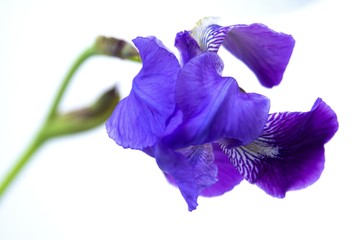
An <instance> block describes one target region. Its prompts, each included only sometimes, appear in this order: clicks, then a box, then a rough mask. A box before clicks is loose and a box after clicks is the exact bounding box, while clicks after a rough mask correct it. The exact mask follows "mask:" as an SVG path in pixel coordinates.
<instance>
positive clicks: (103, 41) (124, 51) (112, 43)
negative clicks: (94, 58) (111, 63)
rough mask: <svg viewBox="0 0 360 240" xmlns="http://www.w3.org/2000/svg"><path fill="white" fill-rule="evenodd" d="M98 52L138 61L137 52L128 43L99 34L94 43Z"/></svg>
mask: <svg viewBox="0 0 360 240" xmlns="http://www.w3.org/2000/svg"><path fill="white" fill-rule="evenodd" d="M95 48H96V51H97V52H98V53H99V54H102V55H107V56H113V57H118V58H121V59H127V60H132V61H136V62H140V61H141V60H140V56H139V52H138V51H137V50H136V48H135V47H133V46H132V45H131V44H130V43H128V42H126V41H124V40H122V39H116V38H112V37H104V36H99V37H97V39H96V43H95Z"/></svg>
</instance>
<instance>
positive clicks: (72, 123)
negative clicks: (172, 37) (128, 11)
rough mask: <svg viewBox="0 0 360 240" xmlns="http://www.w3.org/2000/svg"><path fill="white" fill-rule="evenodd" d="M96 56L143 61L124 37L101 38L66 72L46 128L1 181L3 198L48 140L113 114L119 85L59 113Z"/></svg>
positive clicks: (70, 132) (41, 128) (74, 131)
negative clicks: (79, 106) (84, 68)
mask: <svg viewBox="0 0 360 240" xmlns="http://www.w3.org/2000/svg"><path fill="white" fill-rule="evenodd" d="M109 49H113V51H112V52H109ZM96 55H105V56H112V57H117V58H120V59H124V60H130V61H135V62H140V58H139V55H138V52H137V50H136V49H135V48H134V47H132V46H131V45H130V44H129V43H127V42H125V41H123V40H118V39H115V38H107V37H102V36H101V37H98V38H97V39H96V41H95V43H94V44H93V45H92V46H91V47H89V48H87V49H85V51H83V52H82V53H81V54H80V55H79V57H78V58H77V59H76V60H75V61H74V63H73V65H72V66H71V67H70V69H69V71H68V73H67V74H66V75H65V77H64V80H63V82H62V84H61V86H60V88H59V90H58V92H57V94H56V96H55V98H54V100H53V103H52V104H51V107H50V109H49V112H48V114H47V116H46V118H45V121H44V123H43V125H42V127H40V129H39V131H38V132H37V134H36V135H35V136H34V138H33V139H32V141H31V142H30V144H29V145H28V147H27V148H26V150H25V151H24V152H23V154H22V155H20V157H19V158H18V159H17V161H16V162H15V164H14V165H13V166H12V168H11V169H10V170H9V172H8V173H7V175H6V176H5V178H4V180H3V181H2V182H0V199H1V198H2V197H3V195H4V194H5V192H6V190H7V189H8V188H9V186H10V185H11V183H12V182H13V181H14V180H15V179H16V177H17V176H18V175H19V173H20V172H21V171H22V170H23V169H24V167H25V166H26V165H27V164H28V163H29V161H30V159H31V158H32V156H33V155H34V154H35V153H36V152H37V151H38V150H39V149H40V147H41V146H43V144H44V143H45V142H46V141H47V140H49V139H51V138H56V137H60V136H63V135H69V134H75V133H79V132H83V131H87V130H90V129H93V128H95V127H97V126H99V125H101V124H103V123H104V122H105V121H106V119H107V118H108V117H109V116H110V115H111V113H112V111H113V109H114V108H115V106H116V104H117V103H118V102H119V100H120V96H119V94H118V91H117V89H116V88H115V87H113V88H111V89H110V90H108V91H106V92H105V93H103V94H102V95H101V96H100V97H99V99H97V100H96V101H95V102H94V103H93V104H91V105H89V106H88V107H85V108H83V109H79V110H75V111H71V112H68V113H60V112H59V105H60V103H61V100H62V99H63V96H64V93H65V91H66V90H67V88H68V86H69V83H70V82H71V80H72V79H73V76H74V74H75V73H76V72H77V71H78V69H79V68H80V66H81V65H82V64H83V63H84V62H85V61H86V60H87V59H89V58H90V57H93V56H96Z"/></svg>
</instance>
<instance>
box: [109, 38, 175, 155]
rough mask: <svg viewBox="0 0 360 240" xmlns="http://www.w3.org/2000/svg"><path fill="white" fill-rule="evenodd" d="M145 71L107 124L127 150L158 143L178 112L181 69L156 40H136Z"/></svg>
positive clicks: (140, 73) (138, 77)
mask: <svg viewBox="0 0 360 240" xmlns="http://www.w3.org/2000/svg"><path fill="white" fill-rule="evenodd" d="M134 43H135V45H136V47H137V48H138V49H139V52H140V56H141V59H142V62H143V67H142V69H141V71H140V72H139V74H138V75H137V76H136V77H135V78H134V80H133V86H132V90H131V92H130V94H129V96H128V97H126V98H124V99H123V100H121V101H120V103H119V104H118V105H117V107H116V108H115V110H114V112H113V114H112V115H111V117H110V118H109V120H108V121H107V122H106V128H107V131H108V134H109V136H110V137H111V138H113V139H114V140H115V142H116V143H117V144H118V145H121V146H123V147H124V148H133V149H143V148H145V147H148V146H151V145H153V144H154V143H155V141H156V140H157V138H158V137H159V136H160V135H161V134H162V132H163V131H164V129H165V122H166V120H167V118H168V117H169V115H170V114H171V113H172V112H173V111H174V109H175V102H174V89H175V81H176V78H177V75H178V72H179V70H180V65H179V63H178V60H177V59H176V57H175V55H174V54H172V53H171V52H169V51H168V50H167V49H166V48H165V47H164V45H163V44H162V43H161V42H160V41H159V40H157V39H156V38H154V37H149V38H140V37H138V38H136V39H135V40H134Z"/></svg>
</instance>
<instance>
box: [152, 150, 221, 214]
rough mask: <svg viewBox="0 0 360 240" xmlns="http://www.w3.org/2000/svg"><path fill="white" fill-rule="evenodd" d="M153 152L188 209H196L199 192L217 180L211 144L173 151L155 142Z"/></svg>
mask: <svg viewBox="0 0 360 240" xmlns="http://www.w3.org/2000/svg"><path fill="white" fill-rule="evenodd" d="M154 153H155V157H156V161H157V164H158V166H159V168H160V169H161V170H162V171H163V172H164V173H165V176H167V178H168V179H169V181H170V182H172V183H173V184H175V185H177V186H178V187H179V189H180V192H181V194H182V195H183V197H184V199H185V201H186V202H187V204H188V209H189V211H192V210H194V209H196V207H197V205H198V204H197V198H198V196H199V194H200V192H201V191H202V190H203V189H204V188H206V187H208V186H211V185H212V184H214V183H215V182H216V181H217V179H216V175H217V167H216V165H215V164H214V156H213V153H212V146H211V145H210V144H206V145H202V146H196V147H188V148H185V149H182V150H180V151H173V150H172V149H170V148H167V147H166V146H165V145H161V144H157V145H156V146H155V150H154Z"/></svg>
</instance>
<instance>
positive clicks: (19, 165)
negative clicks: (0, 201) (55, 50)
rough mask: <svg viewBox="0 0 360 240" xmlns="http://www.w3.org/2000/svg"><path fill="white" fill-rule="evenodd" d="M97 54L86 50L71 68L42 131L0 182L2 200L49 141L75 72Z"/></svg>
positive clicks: (91, 48)
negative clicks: (51, 129) (62, 100)
mask: <svg viewBox="0 0 360 240" xmlns="http://www.w3.org/2000/svg"><path fill="white" fill-rule="evenodd" d="M96 54H97V52H96V50H95V48H94V47H90V48H88V49H86V50H85V51H84V52H83V53H82V54H81V55H80V56H79V57H78V58H77V59H76V60H75V62H74V64H73V65H72V66H71V68H70V70H69V72H68V73H67V74H66V76H65V78H64V80H63V82H62V84H61V86H60V88H59V91H58V92H57V95H56V96H55V99H54V101H53V103H52V105H51V108H50V110H49V113H48V115H47V118H46V119H45V122H44V124H43V126H42V127H41V128H40V131H39V132H38V134H37V135H35V137H34V139H33V140H32V142H31V143H30V145H29V146H28V148H27V149H26V150H25V151H24V153H23V154H22V155H21V156H20V158H19V159H18V160H17V161H16V162H15V165H14V166H13V167H12V168H11V169H10V171H9V172H8V174H7V175H6V176H5V179H4V180H3V181H2V182H0V198H1V197H2V196H3V195H4V193H5V191H6V190H7V189H8V187H9V185H10V184H11V183H12V182H13V180H14V179H15V178H16V176H18V174H19V173H20V171H21V170H22V169H23V168H24V167H25V165H26V164H27V163H28V162H29V160H30V159H31V157H32V156H33V154H34V153H35V152H36V151H37V150H38V149H39V148H40V147H41V145H42V144H43V143H44V142H46V140H48V139H49V136H48V135H47V134H45V133H46V129H47V127H48V126H49V125H50V123H51V120H52V119H54V118H55V117H56V116H57V114H58V107H59V104H60V101H61V99H62V97H63V95H64V93H65V90H66V89H67V87H68V85H69V83H70V80H71V79H72V77H73V76H74V74H75V72H76V71H77V70H78V69H79V67H80V66H81V64H82V63H84V62H85V60H86V59H88V58H89V57H91V56H93V55H96Z"/></svg>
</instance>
